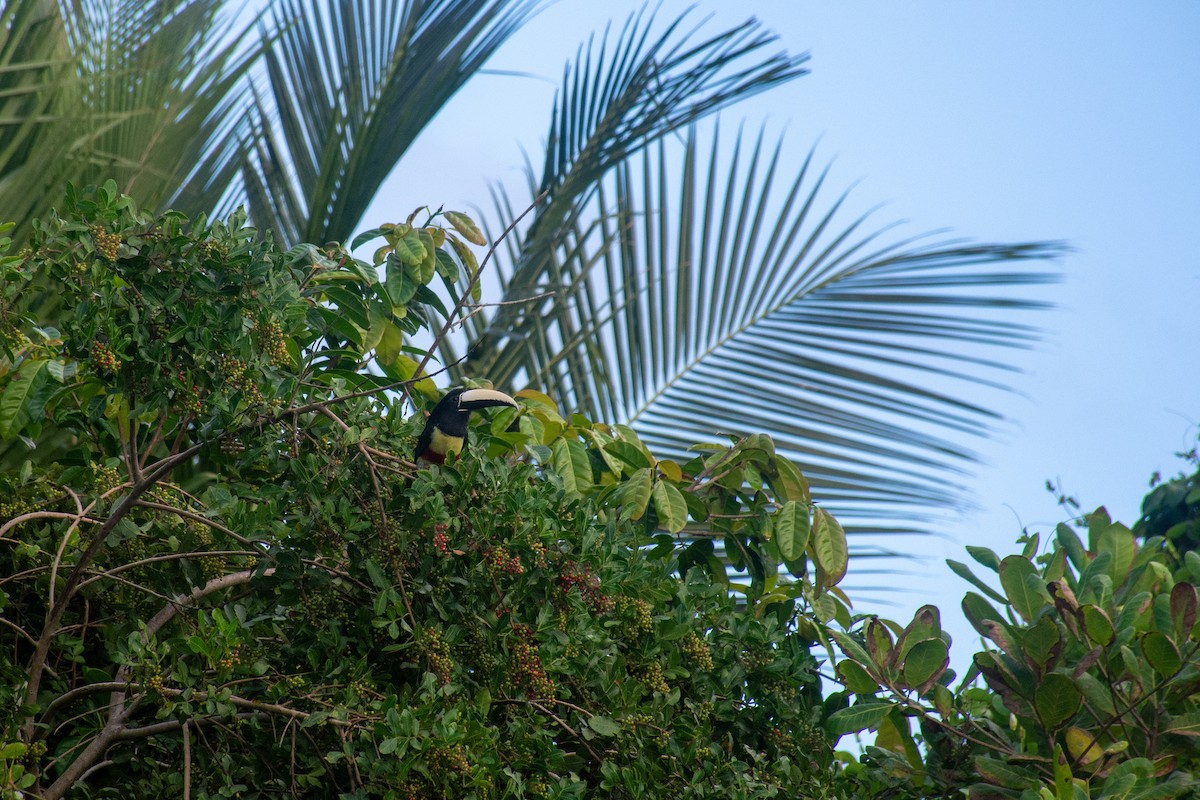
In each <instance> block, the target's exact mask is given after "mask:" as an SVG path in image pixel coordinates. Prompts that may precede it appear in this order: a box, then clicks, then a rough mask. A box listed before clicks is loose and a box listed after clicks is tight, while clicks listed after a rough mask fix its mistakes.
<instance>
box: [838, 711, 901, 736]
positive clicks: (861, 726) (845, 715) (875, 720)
mask: <svg viewBox="0 0 1200 800" xmlns="http://www.w3.org/2000/svg"><path fill="white" fill-rule="evenodd" d="M895 707H896V705H895V704H894V703H855V704H854V705H852V706H850V707H849V708H840V709H838V710H837V711H835V712H833V713H832V714H830V715H829V718H828V719H826V720H825V730H826V731H828V733H829V735H830V736H834V737H838V736H844V735H845V734H847V733H858V732H859V731H865V730H867V729H874V728H877V727H879V723H880V722H883V718H884V717H886V716H887V715H888V712H889V711H891V710H892V709H893V708H895Z"/></svg>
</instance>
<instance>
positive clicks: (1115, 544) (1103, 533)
mask: <svg viewBox="0 0 1200 800" xmlns="http://www.w3.org/2000/svg"><path fill="white" fill-rule="evenodd" d="M1096 540H1097V542H1098V546H1097V549H1098V551H1099V552H1101V553H1111V554H1112V557H1113V558H1112V562H1111V563H1110V564H1109V565H1108V576H1109V577H1110V578H1112V581H1113V583H1114V584H1117V585H1119V584H1121V583H1124V581H1125V576H1126V575H1128V574H1129V568H1130V567H1131V566H1132V565H1133V559H1134V557H1135V556H1136V555H1137V540H1136V539H1135V538H1134V536H1133V533H1132V532H1131V531H1130V530H1129V528H1126V527H1125V526H1124V525H1122V524H1121V523H1119V522H1114V523H1110V524H1109V525H1106V526H1104V527H1103V528H1101V529H1100V531H1099V532H1098V535H1097V537H1096Z"/></svg>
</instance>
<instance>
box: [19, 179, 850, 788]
mask: <svg viewBox="0 0 1200 800" xmlns="http://www.w3.org/2000/svg"><path fill="white" fill-rule="evenodd" d="M423 213H424V219H422V220H421V221H420V222H417V221H416V219H417V216H418V214H414V215H413V217H410V218H409V219H408V220H407V221H406V222H405V223H401V224H397V225H389V226H383V227H381V228H380V229H378V230H376V231H371V232H369V233H368V234H367V235H365V236H364V237H362V238H363V240H364V241H369V240H371V239H377V240H382V242H381V245H380V247H379V249H378V250H377V251H376V255H375V259H374V263H365V262H362V261H360V260H357V259H355V258H354V257H353V256H352V255H351V254H350V253H349V252H348V251H347V250H345V249H343V248H341V247H339V246H327V247H324V248H317V247H313V246H302V247H297V248H294V249H292V250H291V251H288V252H286V253H284V252H280V251H279V250H277V249H276V248H275V247H274V246H273V245H272V244H271V242H269V241H264V240H261V239H260V238H258V236H257V235H256V234H255V232H254V231H253V230H252V229H250V228H247V227H246V226H245V224H244V222H245V220H244V218H243V217H241V216H235V217H234V218H232V219H230V220H228V221H227V222H212V223H210V222H208V221H206V220H203V219H200V220H196V221H194V222H189V221H188V220H186V219H184V218H183V217H182V216H180V215H178V214H170V213H169V214H166V215H163V216H161V217H157V218H152V217H150V216H147V215H145V214H143V213H140V212H139V211H138V210H137V209H136V208H135V206H134V204H133V202H132V201H131V200H130V199H129V198H127V197H122V196H120V195H118V194H117V192H116V189H115V186H114V185H112V184H109V185H107V186H104V187H100V188H99V189H98V190H95V191H89V192H82V193H78V194H76V193H74V192H72V193H71V194H70V195H69V196H68V199H67V203H66V205H65V208H64V212H63V215H62V216H61V217H57V216H56V217H52V218H51V219H49V220H46V221H43V222H40V223H38V224H37V225H36V231H35V235H34V238H33V240H32V243H31V246H30V248H29V249H28V250H26V251H23V252H21V253H18V254H15V255H11V256H7V257H5V258H4V259H3V261H0V269H2V270H3V272H2V282H0V303H2V304H0V324H2V325H3V347H4V350H3V353H2V357H0V435H2V436H3V439H4V442H5V444H6V445H7V449H6V451H5V455H4V458H5V459H6V461H7V462H8V463H9V465H8V467H7V468H6V469H4V470H3V471H2V472H0V497H2V498H3V499H4V507H3V510H2V511H0V565H2V566H0V575H2V576H3V577H0V610H2V611H3V615H4V616H3V623H4V624H3V625H2V626H0V644H2V647H0V676H2V677H0V709H3V712H2V713H0V763H2V764H3V770H4V772H3V775H4V779H5V781H6V784H5V786H4V787H3V789H2V791H4V792H5V793H6V795H7V796H18V795H19V794H20V793H21V792H26V793H29V794H30V795H33V796H38V797H47V798H55V797H61V796H63V795H64V794H65V793H67V792H68V791H70V792H71V793H72V794H73V795H74V796H81V797H92V796H95V797H126V796H189V795H190V796H192V797H224V796H235V795H236V796H240V797H266V796H279V795H289V796H299V795H314V796H317V795H319V796H329V795H333V794H337V795H338V796H345V797H375V796H382V797H390V798H404V797H481V798H482V797H550V798H558V797H585V796H613V797H672V798H675V797H697V798H698V797H720V798H750V797H772V796H821V795H826V794H832V793H835V792H836V791H837V789H836V784H837V781H838V780H840V778H839V777H838V775H837V771H836V767H835V764H834V760H833V754H832V750H831V747H830V741H829V739H828V737H827V735H826V734H825V732H824V727H823V726H824V723H825V717H826V716H827V715H828V712H829V709H828V708H827V707H826V705H825V704H824V703H823V702H822V698H821V691H820V686H819V682H818V677H817V669H818V662H817V660H816V659H815V658H814V656H813V655H812V654H811V653H810V648H811V647H812V646H813V645H814V643H816V642H817V641H818V640H819V639H820V638H821V636H822V627H821V623H824V622H828V621H831V620H833V619H834V618H838V619H841V620H842V621H843V622H845V623H849V621H850V617H849V612H848V599H847V598H845V596H844V595H842V594H841V593H840V591H839V590H838V589H837V587H836V584H837V583H838V581H839V580H840V579H841V577H842V576H843V575H844V574H845V570H846V545H845V538H844V535H843V534H842V532H841V529H840V527H839V526H838V524H837V523H836V521H835V520H834V519H833V517H832V516H830V515H829V514H828V513H827V512H825V511H823V510H822V509H819V508H816V509H814V506H813V504H812V501H811V498H810V497H809V495H808V489H807V485H806V483H805V481H804V478H803V476H802V475H801V474H800V472H799V471H798V470H797V469H796V468H795V467H794V466H793V465H792V464H791V463H789V462H788V461H787V460H786V459H783V458H781V457H778V456H776V454H775V453H774V450H773V447H772V444H771V441H770V440H769V439H768V438H766V437H762V436H756V437H750V438H748V439H744V440H739V441H736V442H729V443H718V444H710V445H702V446H700V447H699V448H698V449H697V450H696V453H697V455H696V456H695V458H694V459H693V460H692V461H690V462H689V463H684V464H679V463H675V462H671V461H660V460H657V459H655V458H654V456H653V455H652V454H651V453H649V452H648V451H647V449H646V448H645V447H644V445H642V443H641V442H640V441H639V440H638V438H637V436H636V434H634V433H633V432H632V431H631V430H630V429H628V428H624V427H622V426H608V425H604V424H601V423H596V422H593V421H590V420H587V419H585V418H583V417H581V416H578V415H570V416H563V415H562V414H561V413H560V412H559V410H558V409H557V408H555V407H554V405H553V403H551V402H550V401H549V400H548V399H547V398H546V397H545V396H544V395H541V394H539V393H537V392H534V391H528V392H523V393H521V394H520V400H521V405H522V408H521V409H520V410H519V411H516V410H505V411H503V412H499V413H497V414H495V416H494V417H493V418H492V419H491V420H490V421H488V420H481V421H480V423H479V424H476V425H475V426H474V428H473V432H472V437H473V438H472V444H471V448H470V449H469V451H468V452H467V453H466V454H464V457H463V458H461V459H457V460H455V459H452V460H451V461H450V462H449V463H448V464H447V465H446V466H444V467H431V468H428V469H420V470H418V469H415V465H414V464H412V462H411V461H409V460H408V458H407V455H408V454H409V453H410V452H411V448H412V446H413V440H414V438H415V435H416V433H417V431H418V430H419V428H420V426H421V424H422V421H423V417H422V415H420V414H417V415H414V416H411V417H409V418H408V419H405V418H404V415H403V414H402V413H401V412H402V407H403V403H404V402H405V401H404V398H405V397H406V396H408V395H409V394H410V393H411V394H412V395H413V399H414V401H415V402H416V403H417V404H418V405H422V404H425V403H427V402H428V401H429V400H430V399H432V397H433V395H434V392H433V389H432V384H431V382H430V381H429V380H428V379H427V377H426V376H425V375H424V374H423V372H422V368H423V366H424V363H425V362H426V361H427V360H428V357H427V355H426V353H427V351H423V350H419V349H415V348H413V347H412V346H411V345H410V344H409V337H410V336H411V334H413V333H416V332H417V331H420V330H423V329H424V330H430V331H433V332H434V333H435V337H436V336H437V333H436V332H437V330H438V328H439V324H438V322H437V321H438V320H440V321H443V324H442V325H441V326H440V327H441V330H442V331H443V332H444V331H445V330H446V329H447V328H448V327H449V325H450V324H451V323H452V322H453V321H455V320H456V319H459V318H460V317H461V314H462V313H463V312H464V308H465V306H466V304H467V303H468V302H469V300H470V298H472V297H473V296H474V297H477V296H478V295H477V291H478V290H477V286H478V283H477V278H478V274H479V265H478V264H477V262H476V260H475V256H474V255H473V254H472V251H471V250H470V248H469V247H468V244H470V243H476V244H478V243H480V242H481V241H482V239H481V237H480V236H479V234H478V231H477V229H476V228H475V226H474V224H473V223H472V222H471V221H470V220H469V219H468V218H467V217H465V216H463V215H461V214H455V213H453V212H447V213H444V214H441V213H428V212H423ZM443 222H446V223H448V224H449V226H450V227H449V228H446V227H443V225H442V223H443ZM361 243H362V242H356V243H355V245H357V244H361ZM438 278H440V280H441V283H442V284H443V287H444V292H445V296H449V298H450V299H451V301H453V303H454V305H453V307H452V308H448V307H447V305H448V304H445V303H444V302H443V300H442V299H441V297H440V296H439V294H437V293H435V292H434V291H433V290H432V289H431V288H430V284H431V282H433V281H435V280H436V279H438ZM428 352H432V350H431V351H428ZM685 528H686V529H687V532H688V533H689V534H690V535H691V536H690V538H687V539H683V540H681V539H678V538H677V537H676V536H675V535H674V534H678V533H680V532H682V531H684V529H685ZM714 540H719V541H721V542H722V543H723V545H724V548H723V551H724V552H727V553H729V556H730V559H731V560H732V562H733V566H734V567H735V568H736V569H735V571H741V572H742V573H744V574H746V575H747V576H748V578H749V580H748V582H747V583H745V584H737V583H733V584H731V583H729V581H728V578H727V577H726V575H727V564H726V562H724V561H722V560H721V559H720V558H718V557H717V552H718V551H717V549H716V548H714V545H713V542H714ZM681 542H682V544H681ZM787 572H790V573H791V575H790V577H788V576H787V574H786V573H787Z"/></svg>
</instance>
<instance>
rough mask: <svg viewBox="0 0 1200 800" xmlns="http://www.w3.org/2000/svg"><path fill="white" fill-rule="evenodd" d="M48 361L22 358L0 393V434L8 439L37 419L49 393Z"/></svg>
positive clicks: (41, 412)
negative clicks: (21, 362) (23, 359)
mask: <svg viewBox="0 0 1200 800" xmlns="http://www.w3.org/2000/svg"><path fill="white" fill-rule="evenodd" d="M48 363H49V362H48V361H26V362H24V363H23V364H21V367H20V369H18V370H17V371H16V373H15V374H13V375H12V376H11V377H9V379H8V386H6V387H5V388H4V394H2V395H0V437H2V438H5V439H7V438H9V437H12V436H15V435H17V434H19V433H21V431H23V430H24V429H25V427H26V426H27V425H29V424H30V423H31V422H34V421H36V420H39V419H40V418H41V416H42V414H43V411H44V409H45V406H46V400H47V399H48V398H49V396H50V391H51V387H50V385H49V383H48V380H49V374H48V372H47V370H46V365H47V364H48Z"/></svg>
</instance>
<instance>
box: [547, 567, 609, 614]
mask: <svg viewBox="0 0 1200 800" xmlns="http://www.w3.org/2000/svg"><path fill="white" fill-rule="evenodd" d="M558 587H559V588H560V589H561V590H562V591H563V593H564V594H566V593H569V592H570V591H571V590H572V589H577V590H578V591H579V594H580V596H582V597H583V602H584V603H585V604H587V607H588V608H589V609H591V611H592V613H593V614H608V613H609V612H611V611H612V610H613V606H614V603H613V599H612V598H611V597H609V596H608V595H606V594H604V592H602V591H600V578H599V576H597V575H596V573H594V572H592V570H591V569H590V568H589V567H588V566H586V565H584V566H580V565H579V564H578V563H577V562H574V561H568V562H567V563H566V564H565V565H564V567H563V571H562V572H561V573H560V574H559V576H558Z"/></svg>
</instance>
